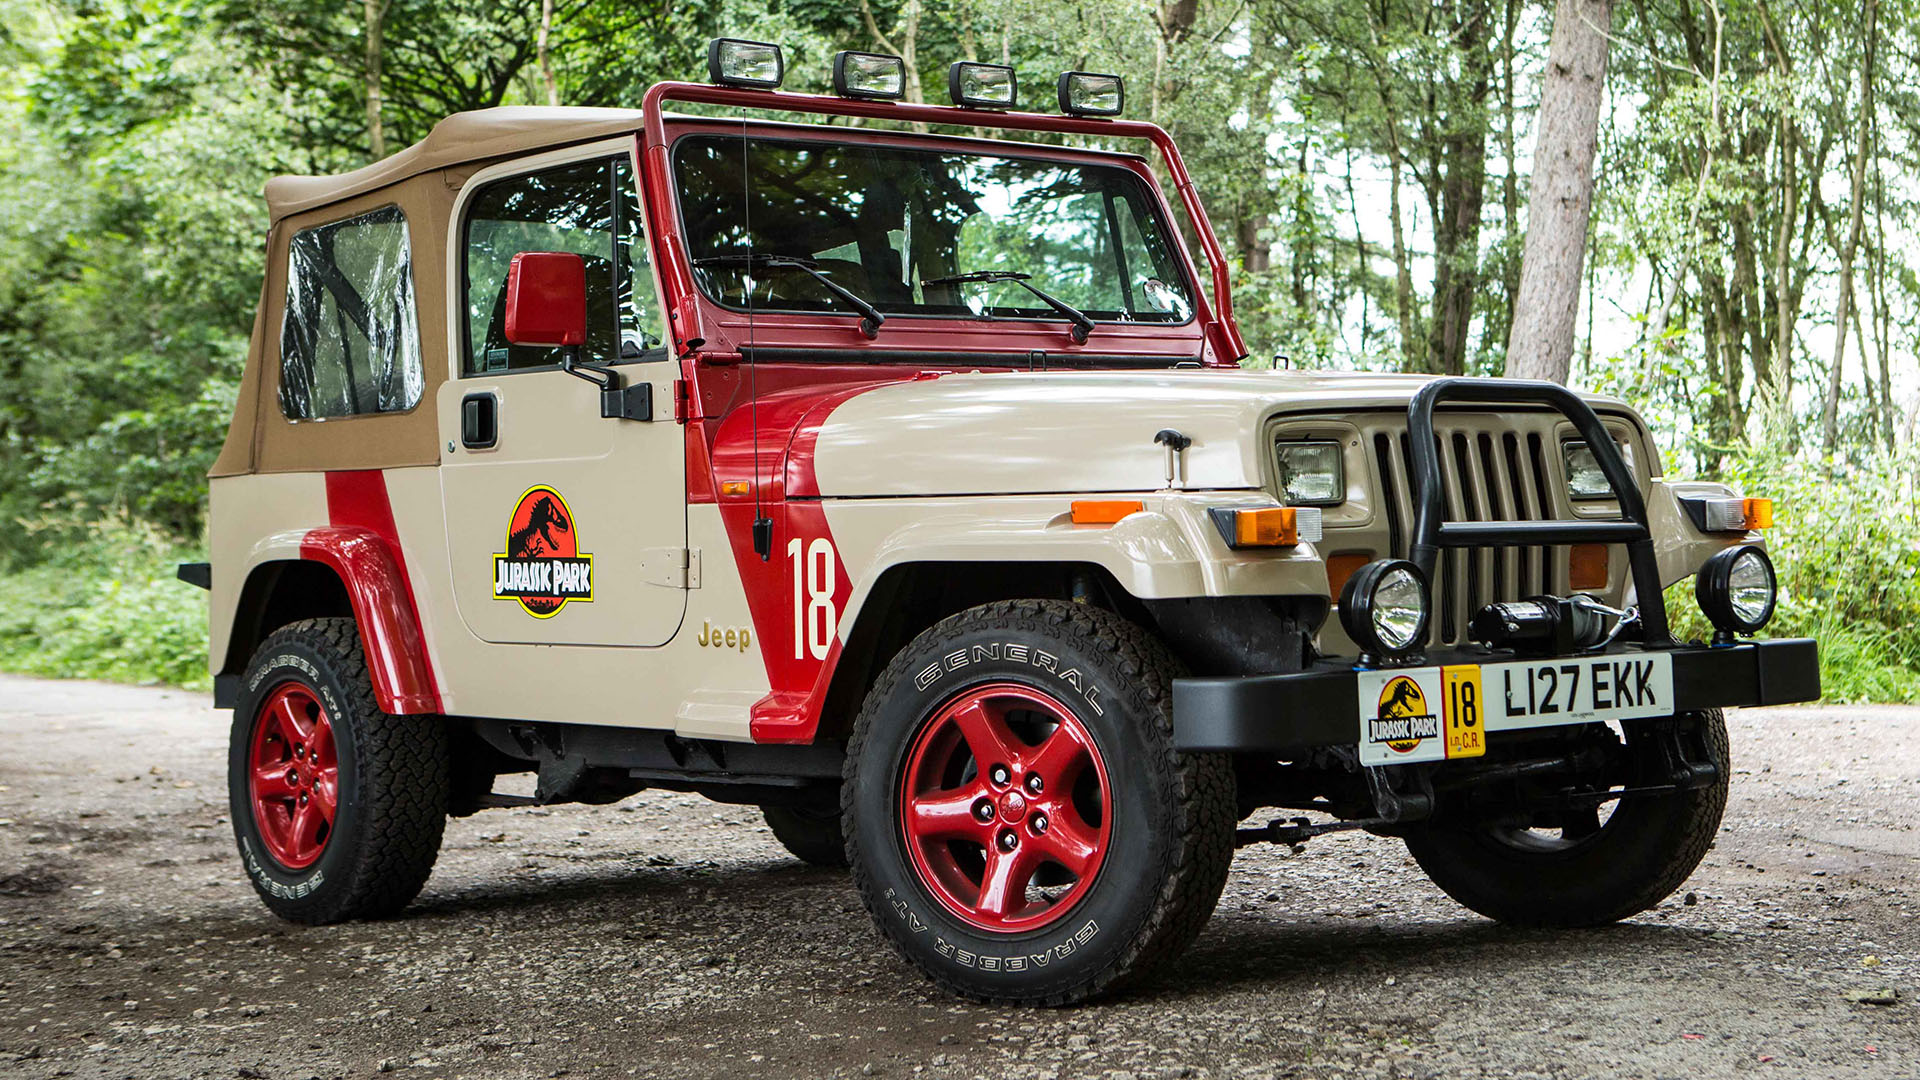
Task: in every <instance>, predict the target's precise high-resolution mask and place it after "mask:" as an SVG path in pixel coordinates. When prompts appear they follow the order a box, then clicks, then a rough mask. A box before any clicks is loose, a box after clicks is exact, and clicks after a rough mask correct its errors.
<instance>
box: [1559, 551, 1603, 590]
mask: <svg viewBox="0 0 1920 1080" xmlns="http://www.w3.org/2000/svg"><path fill="white" fill-rule="evenodd" d="M1608 559H1609V556H1608V552H1607V545H1605V544H1575V545H1573V549H1572V550H1571V551H1570V552H1568V554H1567V581H1568V583H1569V584H1570V585H1572V586H1573V591H1575V592H1593V591H1595V590H1598V589H1604V588H1606V587H1607V576H1608V574H1609V572H1610V571H1611V569H1612V568H1611V567H1610V566H1609V565H1608Z"/></svg>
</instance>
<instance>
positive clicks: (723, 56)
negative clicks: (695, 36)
mask: <svg viewBox="0 0 1920 1080" xmlns="http://www.w3.org/2000/svg"><path fill="white" fill-rule="evenodd" d="M786 77H787V61H786V58H785V57H783V56H782V55H781V53H780V46H778V45H770V44H768V43H767V42H764V41H742V40H740V39H739V38H714V39H713V41H712V42H710V43H708V45H707V79H708V80H709V81H711V82H716V83H719V84H720V85H721V86H745V87H749V88H752V89H755V90H773V89H776V88H778V87H779V85H780V80H782V79H784V78H786Z"/></svg>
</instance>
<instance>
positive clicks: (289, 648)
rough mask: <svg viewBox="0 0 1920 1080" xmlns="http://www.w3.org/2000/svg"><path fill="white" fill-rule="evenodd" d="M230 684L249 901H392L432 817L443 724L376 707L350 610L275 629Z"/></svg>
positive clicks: (333, 905) (439, 801) (424, 844)
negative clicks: (234, 696)
mask: <svg viewBox="0 0 1920 1080" xmlns="http://www.w3.org/2000/svg"><path fill="white" fill-rule="evenodd" d="M241 686H242V688H241V693H240V700H239V702H238V703H237V707H236V708H235V709H234V710H233V730H232V740H231V747H230V750H229V753H228V763H227V788H228V798H229V802H230V807H231V816H232V820H233V832H234V839H235V841H236V842H237V843H238V844H239V847H240V859H241V862H242V864H243V865H244V866H245V868H246V871H247V877H248V878H249V879H250V880H251V881H252V882H253V887H254V891H255V892H257V893H259V895H260V899H261V901H262V902H263V903H265V904H266V905H267V907H268V908H270V909H271V910H272V911H273V913H274V914H276V915H278V916H280V917H281V918H283V919H288V920H290V921H293V922H300V923H312V924H320V923H333V922H341V921H344V920H347V919H357V918H372V917H378V916H383V915H392V914H395V913H397V912H398V911H400V909H402V908H404V907H406V905H407V903H408V902H409V901H411V900H412V899H413V898H414V896H415V895H417V894H418V893H419V892H420V888H421V886H423V885H425V884H426V881H427V875H428V874H430V873H431V872H432V871H433V863H434V859H435V858H436V856H437V855H438V854H439V851H440V836H441V832H442V830H443V829H444V828H445V826H446V820H447V819H446V812H447V799H448V791H449V785H450V783H451V765H450V763H449V758H448V749H447V732H446V728H445V726H444V724H442V722H441V721H440V720H439V718H437V717H424V716H389V715H387V714H386V713H383V712H381V711H380V707H379V705H378V704H377V703H376V700H375V698H374V694H373V685H372V682H371V681H370V679H369V678H368V675H367V663H366V658H365V655H364V654H363V653H362V651H361V647H360V635H359V632H358V630H357V629H356V628H355V626H354V622H353V620H352V619H308V620H305V621H303V622H297V623H293V624H292V625H289V626H286V627H283V628H282V629H280V630H277V631H275V632H274V633H273V635H272V636H270V637H268V638H267V640H266V641H265V642H264V643H262V644H261V646H260V648H259V650H258V651H257V652H255V653H254V656H253V661H252V662H251V663H250V664H249V665H248V667H247V674H246V677H245V679H244V680H243V681H242V684H241Z"/></svg>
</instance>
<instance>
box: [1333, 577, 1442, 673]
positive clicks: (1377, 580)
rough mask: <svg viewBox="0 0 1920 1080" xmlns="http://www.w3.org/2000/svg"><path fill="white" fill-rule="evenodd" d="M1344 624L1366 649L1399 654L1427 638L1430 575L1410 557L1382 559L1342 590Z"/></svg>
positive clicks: (1350, 636)
mask: <svg viewBox="0 0 1920 1080" xmlns="http://www.w3.org/2000/svg"><path fill="white" fill-rule="evenodd" d="M1340 625H1341V626H1343V627H1345V628H1346V631H1347V636H1348V637H1349V638H1352V639H1353V643H1354V644H1356V645H1358V646H1360V649H1361V651H1362V652H1365V653H1368V654H1374V655H1384V656H1395V655H1399V654H1402V653H1407V652H1411V651H1413V650H1415V649H1418V648H1419V647H1420V646H1422V645H1424V644H1425V643H1426V639H1427V578H1426V575H1425V574H1422V573H1421V572H1420V568H1419V567H1418V566H1415V565H1414V564H1413V563H1410V562H1408V561H1407V560H1405V559H1376V560H1375V561H1373V562H1370V563H1368V564H1367V565H1365V566H1363V567H1361V568H1360V569H1359V570H1358V571H1356V572H1355V573H1354V575H1353V576H1352V577H1350V578H1348V579H1347V586H1346V588H1344V589H1341V590H1340Z"/></svg>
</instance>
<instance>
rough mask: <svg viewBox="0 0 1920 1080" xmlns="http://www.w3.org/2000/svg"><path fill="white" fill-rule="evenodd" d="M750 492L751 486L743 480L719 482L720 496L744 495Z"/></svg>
mask: <svg viewBox="0 0 1920 1080" xmlns="http://www.w3.org/2000/svg"><path fill="white" fill-rule="evenodd" d="M752 490H753V485H752V484H750V483H748V482H747V481H745V480H722V481H721V482H720V494H722V495H745V494H747V493H748V492H749V491H752Z"/></svg>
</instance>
